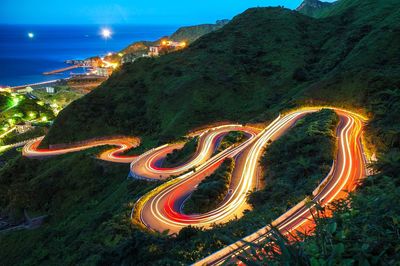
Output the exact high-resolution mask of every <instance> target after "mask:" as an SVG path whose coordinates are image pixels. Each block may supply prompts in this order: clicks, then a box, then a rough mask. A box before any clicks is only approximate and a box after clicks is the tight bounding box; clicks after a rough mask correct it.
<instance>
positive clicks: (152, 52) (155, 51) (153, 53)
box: [148, 46, 161, 56]
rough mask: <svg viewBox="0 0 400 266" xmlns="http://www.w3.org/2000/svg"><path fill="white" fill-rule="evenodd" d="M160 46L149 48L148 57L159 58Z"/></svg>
mask: <svg viewBox="0 0 400 266" xmlns="http://www.w3.org/2000/svg"><path fill="white" fill-rule="evenodd" d="M160 49H161V48H160V46H150V48H149V54H148V55H149V56H159V55H160Z"/></svg>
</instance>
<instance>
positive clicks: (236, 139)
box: [215, 131, 246, 153]
mask: <svg viewBox="0 0 400 266" xmlns="http://www.w3.org/2000/svg"><path fill="white" fill-rule="evenodd" d="M245 140H246V135H245V134H244V133H243V132H241V131H231V132H229V133H228V134H227V135H226V136H224V137H223V138H222V140H221V143H220V144H219V146H218V149H217V150H216V151H215V153H219V152H221V151H224V150H226V149H227V148H229V147H230V146H232V145H234V144H237V143H241V142H243V141H245Z"/></svg>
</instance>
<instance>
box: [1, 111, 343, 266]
mask: <svg viewBox="0 0 400 266" xmlns="http://www.w3.org/2000/svg"><path fill="white" fill-rule="evenodd" d="M335 119H336V117H335V116H334V114H333V113H332V112H331V111H327V110H324V111H322V112H320V113H317V114H312V115H310V116H309V117H306V118H304V119H303V120H301V121H300V122H299V124H298V125H296V126H295V127H294V128H293V129H292V130H291V131H289V132H288V133H287V135H285V136H284V137H283V138H286V141H289V140H290V142H291V144H289V143H288V144H287V145H288V147H289V146H290V145H292V146H291V147H294V144H293V143H294V142H296V143H297V144H298V146H299V147H305V149H308V150H313V151H315V152H316V153H315V154H313V155H314V156H313V157H312V158H313V160H319V159H320V156H322V155H323V154H328V153H329V151H331V150H333V149H334V146H333V145H334V144H333V142H332V139H330V137H329V136H330V135H329V136H328V132H330V129H331V128H332V124H331V123H334V121H336V120H335ZM317 129H318V130H317ZM306 132H307V134H306ZM321 132H324V133H321ZM330 133H331V132H330ZM292 134H294V135H295V137H290V136H291V135H292ZM305 140H309V141H310V143H309V144H308V145H306V146H303V145H302V144H303V142H305ZM311 140H318V143H317V142H312V141H311ZM324 141H325V142H324ZM292 142H293V143H292ZM274 144H275V145H276V146H278V145H280V144H279V143H278V142H276V143H272V144H271V146H270V148H269V149H268V150H267V153H268V154H269V156H268V157H270V158H272V160H279V158H281V157H280V156H281V154H280V150H279V149H277V148H274V147H273V146H274ZM320 145H322V146H323V147H325V148H326V149H319V147H321V146H320ZM329 145H332V147H330V146H329ZM311 148H313V149H311ZM103 149H104V148H103ZM100 150H102V149H92V150H89V151H83V152H79V153H76V154H69V155H64V156H59V157H55V158H52V159H48V160H29V159H26V158H21V157H20V155H18V156H17V157H16V158H15V159H11V160H8V162H7V163H6V165H5V166H3V168H2V169H1V170H0V209H1V216H2V217H8V219H9V220H12V221H14V222H15V223H19V222H22V220H23V211H24V210H27V211H28V213H29V214H30V215H31V216H33V217H34V216H36V215H43V214H47V215H49V218H48V222H47V223H46V224H44V225H43V226H42V227H41V228H39V229H36V230H31V231H18V232H14V233H11V234H3V235H0V258H1V260H2V262H4V264H5V265H15V264H42V265H54V264H57V262H60V261H62V262H66V263H68V264H83V265H93V264H99V265H121V264H135V265H140V264H160V265H165V264H168V263H169V264H174V265H185V264H188V263H191V262H194V261H195V260H198V259H201V258H202V257H204V256H206V255H208V254H210V253H212V252H214V251H216V250H218V249H220V248H222V247H223V246H225V245H227V244H230V243H232V242H234V241H235V240H238V239H240V238H242V237H244V236H246V235H248V234H250V233H252V232H253V231H255V230H256V229H258V228H260V227H262V226H264V225H266V224H268V223H269V222H271V221H272V220H273V219H275V218H277V217H278V216H279V215H280V214H282V213H283V212H284V211H285V210H287V209H288V208H289V207H290V206H292V205H291V204H295V202H292V201H290V199H293V197H294V196H297V197H299V198H301V196H300V195H302V197H303V198H304V197H306V195H307V194H309V193H310V191H311V190H312V188H311V187H307V186H306V185H305V184H306V182H300V183H296V182H298V180H307V179H308V178H309V177H310V178H314V179H318V178H323V176H324V175H325V174H326V173H327V172H326V171H328V169H327V168H326V165H330V161H331V159H332V158H329V159H328V160H327V162H326V163H325V164H324V163H322V164H321V165H315V169H313V170H312V172H310V175H309V176H307V177H304V176H303V175H302V176H299V178H296V179H294V180H292V179H288V182H289V181H290V182H292V183H291V186H290V188H291V190H289V189H288V188H287V186H286V185H285V186H283V187H279V188H278V189H276V190H275V189H274V190H273V196H271V197H269V198H266V199H265V200H264V202H262V203H260V202H257V203H255V204H254V210H252V211H248V212H246V214H245V215H244V217H242V218H241V219H240V220H234V221H232V222H230V223H228V224H225V225H217V226H215V227H214V228H213V229H211V230H204V229H201V228H193V227H188V228H185V229H183V230H181V232H180V233H179V234H178V235H177V236H176V237H174V236H168V235H165V234H158V233H152V234H149V233H148V232H144V231H142V230H141V229H139V228H136V227H135V226H133V225H131V222H130V220H129V217H130V216H129V215H130V211H131V208H132V207H133V203H134V202H136V201H137V199H138V198H140V197H141V196H142V195H144V194H145V193H146V192H147V191H150V190H151V189H153V188H154V187H156V186H159V183H158V182H156V183H153V182H146V181H139V180H128V181H127V180H126V178H125V177H126V174H127V172H128V167H126V166H124V165H118V164H112V163H107V162H102V161H99V160H97V159H95V158H94V157H95V154H98V153H99V152H100ZM302 153H304V150H303V149H298V150H295V151H294V152H292V153H291V156H289V157H288V158H292V161H291V162H292V165H293V167H294V166H296V164H297V163H298V161H297V160H298V158H299V157H300V156H301V155H302ZM14 156H15V155H14ZM223 165H224V168H220V169H219V170H217V172H218V175H217V174H215V175H213V176H214V177H213V178H209V179H208V181H211V180H213V182H208V181H207V182H206V181H204V182H203V184H202V185H199V187H204V188H209V187H213V184H214V183H220V184H227V183H228V182H227V180H228V178H227V176H228V175H229V173H231V170H232V168H233V161H232V160H227V161H225V162H224V164H223ZM263 165H264V162H263ZM265 166H266V167H267V165H265ZM290 168H291V167H286V165H285V168H284V170H280V172H279V173H280V174H282V175H285V174H286V172H284V171H289V170H290ZM266 169H268V167H267V168H266ZM317 174H319V175H320V176H318V177H317ZM214 178H215V179H214ZM282 178H284V176H283V177H282ZM278 179H279V178H278V177H275V180H278ZM312 182H315V180H313V181H312ZM274 185H279V182H276V183H274ZM218 188H224V191H225V188H226V186H225V185H223V186H218ZM281 188H282V189H283V188H284V189H286V192H287V194H288V195H289V197H288V195H285V197H284V199H288V200H287V201H286V200H282V198H278V197H277V196H274V195H280V192H279V191H278V190H279V189H281ZM265 189H266V190H268V189H269V186H267V187H266V188H265ZM200 191H203V192H204V191H205V190H203V189H201V190H200ZM211 191H212V192H211V193H214V192H215V191H214V189H212V190H211ZM221 191H222V190H221ZM195 193H196V192H195ZM206 194H207V197H208V196H210V194H208V193H206ZM292 194H293V196H290V195H292ZM215 195H218V197H215V199H216V201H217V200H219V199H221V197H223V195H226V192H224V193H222V192H221V193H215ZM291 197H292V198H291ZM199 199H200V197H199ZM128 202H131V203H128ZM210 203H211V204H214V202H210ZM199 205H200V204H199ZM202 211H207V210H200V211H199V212H202ZM22 240H23V241H22Z"/></svg>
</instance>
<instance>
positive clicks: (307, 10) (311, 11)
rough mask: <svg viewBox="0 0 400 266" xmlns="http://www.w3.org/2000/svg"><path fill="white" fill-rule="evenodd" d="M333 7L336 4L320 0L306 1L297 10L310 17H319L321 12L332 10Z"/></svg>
mask: <svg viewBox="0 0 400 266" xmlns="http://www.w3.org/2000/svg"><path fill="white" fill-rule="evenodd" d="M333 5H334V3H328V2H322V1H319V0H304V1H303V2H302V3H301V5H300V6H299V7H298V8H297V9H296V10H297V11H299V12H300V13H302V14H304V15H307V16H310V17H318V15H319V14H320V13H321V12H324V11H325V10H327V9H329V8H331V7H332V6H333Z"/></svg>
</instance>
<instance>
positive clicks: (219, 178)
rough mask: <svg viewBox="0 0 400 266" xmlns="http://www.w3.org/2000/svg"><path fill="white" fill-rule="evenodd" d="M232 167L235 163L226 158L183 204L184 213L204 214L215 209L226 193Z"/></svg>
mask: <svg viewBox="0 0 400 266" xmlns="http://www.w3.org/2000/svg"><path fill="white" fill-rule="evenodd" d="M234 167H235V161H234V160H233V159H232V158H228V159H226V160H225V161H224V162H223V163H222V164H221V166H220V167H219V168H218V169H217V170H215V172H214V173H212V174H211V175H209V176H207V177H206V178H205V179H204V180H203V181H201V182H200V183H199V185H198V186H197V188H196V189H195V190H194V191H193V193H192V194H191V195H190V196H189V198H188V200H187V201H186V202H185V205H184V208H183V210H184V212H185V213H187V214H192V213H206V212H208V211H211V210H213V209H215V208H216V207H217V206H218V205H219V204H220V203H221V202H222V201H223V200H224V198H225V196H226V194H227V193H228V189H229V184H230V182H231V176H232V172H233V169H234Z"/></svg>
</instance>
